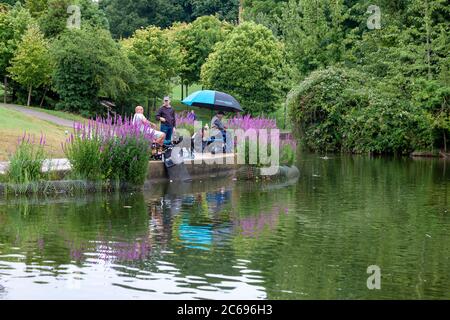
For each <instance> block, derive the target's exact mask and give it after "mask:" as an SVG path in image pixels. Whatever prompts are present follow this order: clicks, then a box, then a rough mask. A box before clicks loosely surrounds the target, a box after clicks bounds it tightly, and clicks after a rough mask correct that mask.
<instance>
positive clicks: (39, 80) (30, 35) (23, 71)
mask: <svg viewBox="0 0 450 320" xmlns="http://www.w3.org/2000/svg"><path fill="white" fill-rule="evenodd" d="M8 71H9V73H10V75H11V78H12V79H14V80H15V81H17V82H18V83H20V84H22V85H24V86H25V87H27V88H28V89H29V96H28V105H30V99H31V91H32V88H37V87H40V86H42V85H48V84H50V81H51V73H52V63H51V59H50V53H49V44H48V41H47V40H45V39H44V35H43V34H42V33H41V31H40V30H39V27H38V26H37V25H31V26H30V27H29V28H28V30H27V31H26V32H25V34H24V35H23V38H22V42H21V43H20V44H19V47H18V48H17V51H16V54H15V55H14V58H13V59H12V62H11V67H9V68H8Z"/></svg>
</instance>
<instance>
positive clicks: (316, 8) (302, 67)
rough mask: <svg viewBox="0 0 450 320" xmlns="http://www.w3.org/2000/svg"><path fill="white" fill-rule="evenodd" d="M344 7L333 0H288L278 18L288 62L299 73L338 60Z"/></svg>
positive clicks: (304, 72) (341, 45)
mask: <svg viewBox="0 0 450 320" xmlns="http://www.w3.org/2000/svg"><path fill="white" fill-rule="evenodd" d="M344 13H345V7H344V6H343V3H342V1H335V0H289V2H287V3H286V4H284V5H283V6H282V12H281V17H280V19H279V21H280V22H279V24H280V29H281V33H282V38H283V40H284V41H285V44H286V51H287V53H288V57H289V60H290V62H291V63H292V64H293V65H295V66H296V67H297V68H298V71H299V72H300V73H301V74H302V75H304V76H305V75H308V74H309V73H310V72H311V71H314V70H316V69H318V68H321V67H327V66H329V65H333V64H335V63H337V62H339V61H341V57H342V55H343V53H344V46H343V45H344V42H343V38H344V37H343V30H342V23H343V20H344Z"/></svg>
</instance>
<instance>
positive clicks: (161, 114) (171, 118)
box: [156, 106, 177, 132]
mask: <svg viewBox="0 0 450 320" xmlns="http://www.w3.org/2000/svg"><path fill="white" fill-rule="evenodd" d="M161 118H164V119H166V122H163V123H162V124H164V125H167V126H171V127H172V128H175V127H176V126H177V121H176V119H175V110H173V108H167V107H165V106H162V107H161V108H159V111H158V113H157V114H156V121H160V119H161ZM161 131H162V130H161ZM163 132H164V131H163Z"/></svg>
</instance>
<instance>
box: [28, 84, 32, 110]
mask: <svg viewBox="0 0 450 320" xmlns="http://www.w3.org/2000/svg"><path fill="white" fill-rule="evenodd" d="M32 89H33V88H32V86H30V89H29V90H28V102H27V107H29V106H30V105H31V90H32Z"/></svg>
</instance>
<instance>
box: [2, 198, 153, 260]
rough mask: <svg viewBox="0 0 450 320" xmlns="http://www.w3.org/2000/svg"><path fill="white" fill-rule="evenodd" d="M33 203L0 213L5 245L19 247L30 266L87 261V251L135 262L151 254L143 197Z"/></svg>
mask: <svg viewBox="0 0 450 320" xmlns="http://www.w3.org/2000/svg"><path fill="white" fill-rule="evenodd" d="M28 200H29V199H27V198H23V199H21V201H20V202H16V203H15V204H14V205H10V206H3V207H2V208H3V211H4V212H2V214H0V217H1V219H2V220H3V221H4V223H2V224H1V225H0V235H1V236H0V237H1V242H2V243H5V244H9V245H10V246H16V247H20V248H21V249H22V250H23V251H24V252H25V255H26V260H27V261H26V262H27V263H28V262H31V261H33V262H42V261H48V260H51V261H55V264H56V265H60V264H66V263H69V262H70V261H72V260H75V261H78V262H82V261H83V259H84V256H83V253H85V252H100V256H99V258H100V259H101V258H103V259H111V258H113V259H132V258H134V257H136V255H137V254H138V253H139V255H140V256H143V255H145V254H147V255H148V253H149V251H150V248H151V243H150V239H151V235H150V233H149V232H150V230H149V228H148V214H147V210H146V205H145V202H144V201H143V197H142V195H133V196H121V195H119V194H117V195H114V196H95V197H85V198H79V199H77V200H75V201H74V200H67V201H65V202H64V201H63V202H56V203H52V204H47V205H39V204H38V202H35V201H32V203H33V204H29V203H30V201H28ZM129 206H131V208H129ZM136 239H139V240H136ZM37 257H39V258H37Z"/></svg>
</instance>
